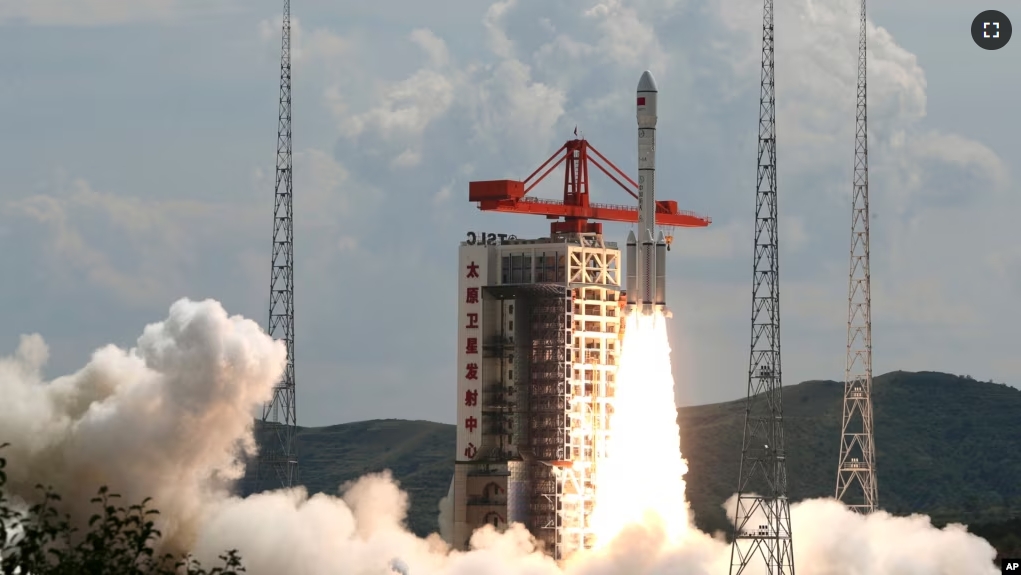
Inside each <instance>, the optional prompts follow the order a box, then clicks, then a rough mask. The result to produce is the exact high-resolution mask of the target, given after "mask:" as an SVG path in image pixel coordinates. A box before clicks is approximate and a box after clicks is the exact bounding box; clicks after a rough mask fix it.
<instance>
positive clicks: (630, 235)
mask: <svg viewBox="0 0 1021 575" xmlns="http://www.w3.org/2000/svg"><path fill="white" fill-rule="evenodd" d="M627 243H629V244H633V243H635V231H634V230H631V231H630V232H628V233H627Z"/></svg>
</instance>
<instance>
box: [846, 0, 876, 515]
mask: <svg viewBox="0 0 1021 575" xmlns="http://www.w3.org/2000/svg"><path fill="white" fill-rule="evenodd" d="M859 17H860V22H859V32H858V95H857V109H856V112H855V139H854V192H853V195H854V197H853V199H852V207H851V266H850V271H849V273H848V295H847V360H846V363H845V368H844V369H845V371H844V410H843V418H842V424H841V428H840V458H839V459H838V462H837V491H836V497H837V499H839V500H841V501H843V502H844V503H846V504H847V506H848V507H850V508H851V509H853V510H855V511H857V512H859V513H871V512H873V511H875V510H876V506H877V505H879V489H878V486H877V484H876V447H875V436H874V434H873V426H872V293H871V291H872V287H871V282H872V277H871V274H870V272H869V136H868V114H867V108H866V97H865V96H866V82H865V78H866V74H865V30H866V20H865V0H861V11H860V14H859Z"/></svg>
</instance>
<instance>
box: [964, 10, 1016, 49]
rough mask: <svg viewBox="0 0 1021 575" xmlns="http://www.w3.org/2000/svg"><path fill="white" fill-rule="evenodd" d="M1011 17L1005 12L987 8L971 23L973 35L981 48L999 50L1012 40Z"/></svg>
mask: <svg viewBox="0 0 1021 575" xmlns="http://www.w3.org/2000/svg"><path fill="white" fill-rule="evenodd" d="M1010 32H1011V27H1010V19H1009V18H1007V15H1006V14H1004V13H1003V12H1000V11H997V10H986V11H985V12H983V13H981V14H979V15H978V16H976V17H975V20H973V21H972V23H971V37H972V39H973V40H975V43H976V44H978V46H979V48H982V49H985V50H999V49H1000V48H1003V47H1004V46H1006V45H1007V42H1009V41H1010Z"/></svg>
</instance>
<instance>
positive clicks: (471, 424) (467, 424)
mask: <svg viewBox="0 0 1021 575" xmlns="http://www.w3.org/2000/svg"><path fill="white" fill-rule="evenodd" d="M478 426H479V420H477V419H475V416H474V415H473V416H471V417H467V418H465V420H464V428H465V429H467V430H468V432H469V433H470V432H472V431H475V428H476V427H478Z"/></svg>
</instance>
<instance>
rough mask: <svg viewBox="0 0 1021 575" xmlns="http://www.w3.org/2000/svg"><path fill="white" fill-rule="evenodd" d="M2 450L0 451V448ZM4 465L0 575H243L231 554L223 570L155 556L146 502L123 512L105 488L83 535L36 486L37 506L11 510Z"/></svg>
mask: <svg viewBox="0 0 1021 575" xmlns="http://www.w3.org/2000/svg"><path fill="white" fill-rule="evenodd" d="M6 446H7V444H3V445H0V448H3V447H6ZM6 465H7V461H6V460H5V459H4V458H2V457H0V573H3V574H4V575H15V574H29V573H30V574H32V575H103V574H110V573H116V574H118V575H237V574H238V573H243V572H244V571H245V569H244V567H243V566H242V565H241V558H240V557H239V556H238V553H237V551H236V550H231V551H229V552H227V553H225V554H224V555H221V556H220V560H221V561H222V562H223V564H222V566H219V567H214V568H212V569H210V570H206V569H204V568H203V567H202V566H201V564H199V562H198V561H196V560H195V559H194V558H192V557H189V556H181V557H175V556H173V555H171V554H169V553H168V554H164V555H160V556H157V555H156V551H155V547H156V544H157V541H158V540H159V537H160V535H161V534H160V532H159V530H158V529H156V526H155V522H154V517H155V516H156V515H158V514H159V512H158V511H157V510H155V509H149V508H148V504H149V499H148V498H147V499H145V500H144V501H142V503H140V504H135V505H130V506H128V507H124V506H118V505H116V504H115V502H116V500H118V499H120V496H119V495H117V494H115V493H110V491H109V489H107V488H106V487H105V486H104V487H101V488H100V489H99V493H98V495H97V496H96V497H95V498H93V499H92V503H94V504H97V505H98V506H99V509H100V511H99V512H98V513H96V514H94V515H93V516H92V517H91V518H89V521H88V527H87V529H86V530H84V532H81V530H79V529H78V528H76V527H74V526H73V525H72V522H71V518H70V516H68V515H61V514H60V513H59V512H58V511H57V504H58V503H59V502H60V496H59V495H58V494H56V493H54V492H53V490H52V489H50V488H43V487H42V486H41V485H38V486H36V487H37V489H39V490H40V491H41V493H42V496H41V498H40V501H39V503H36V504H34V505H32V506H31V507H30V508H29V509H28V511H27V512H23V511H19V510H17V509H15V508H14V506H12V504H11V501H10V499H9V498H8V496H7V491H6V489H4V487H5V486H6V484H7V474H6V473H5V472H4V471H3V470H4V469H5V468H6Z"/></svg>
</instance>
